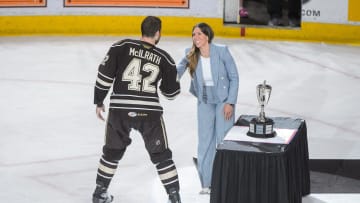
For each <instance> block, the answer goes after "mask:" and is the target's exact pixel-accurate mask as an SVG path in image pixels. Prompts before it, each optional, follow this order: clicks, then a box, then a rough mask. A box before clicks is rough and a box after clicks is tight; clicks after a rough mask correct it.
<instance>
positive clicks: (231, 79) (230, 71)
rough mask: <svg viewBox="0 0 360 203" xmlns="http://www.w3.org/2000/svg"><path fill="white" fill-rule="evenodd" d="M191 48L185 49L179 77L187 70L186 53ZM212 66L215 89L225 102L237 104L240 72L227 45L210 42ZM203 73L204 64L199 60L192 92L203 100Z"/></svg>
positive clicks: (179, 68)
mask: <svg viewBox="0 0 360 203" xmlns="http://www.w3.org/2000/svg"><path fill="white" fill-rule="evenodd" d="M189 51H190V48H187V49H186V50H185V56H184V57H183V58H182V59H181V61H180V62H179V63H178V65H177V67H176V68H177V71H178V77H179V78H181V77H182V75H183V74H184V72H185V71H186V69H187V68H188V67H187V64H188V62H189V61H188V59H187V58H186V55H187V54H188V53H189ZM210 66H211V73H212V78H213V81H214V86H215V91H216V94H217V96H218V98H219V99H220V101H221V102H223V103H228V104H236V102H237V95H238V89H239V74H238V71H237V67H236V64H235V61H234V59H233V57H232V56H231V53H230V51H229V49H228V47H227V46H225V45H219V44H212V43H211V44H210ZM203 81H204V79H203V74H202V65H201V62H200V60H199V63H198V64H197V67H196V70H195V73H194V75H193V77H192V79H191V84H190V92H191V94H193V95H194V96H195V97H197V98H198V100H199V101H202V95H203V86H204V85H203V83H204V82H203Z"/></svg>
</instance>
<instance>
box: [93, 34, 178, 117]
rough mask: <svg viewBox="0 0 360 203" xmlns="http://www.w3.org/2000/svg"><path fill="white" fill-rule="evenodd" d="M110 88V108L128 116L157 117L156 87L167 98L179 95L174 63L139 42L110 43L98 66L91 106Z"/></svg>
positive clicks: (164, 53) (154, 49) (149, 45)
mask: <svg viewBox="0 0 360 203" xmlns="http://www.w3.org/2000/svg"><path fill="white" fill-rule="evenodd" d="M111 87H112V89H113V92H112V94H111V96H110V109H114V110H115V109H116V110H119V111H121V112H123V113H124V114H125V115H127V116H129V117H149V118H150V117H153V116H160V115H161V114H162V111H163V108H162V106H161V105H160V102H159V96H158V87H159V90H160V91H161V93H162V94H163V95H164V96H165V97H166V98H167V99H174V98H175V97H176V96H177V95H178V94H179V93H180V84H179V81H178V79H177V71H176V66H175V62H174V60H173V59H172V58H171V57H170V55H169V54H168V53H167V52H165V51H164V50H162V49H160V48H157V47H156V46H154V45H152V44H149V43H147V42H144V41H140V40H131V39H125V40H122V41H119V42H117V43H115V44H113V45H112V46H111V47H110V49H109V51H108V53H107V55H106V56H105V58H104V60H103V61H102V63H101V64H100V65H99V69H98V75H97V79H96V84H95V93H94V103H95V104H97V105H98V106H100V105H102V104H103V101H104V99H105V97H106V95H107V93H108V91H109V90H110V88H111Z"/></svg>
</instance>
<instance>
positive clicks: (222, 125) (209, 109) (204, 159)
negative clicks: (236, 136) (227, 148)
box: [197, 102, 235, 188]
mask: <svg viewBox="0 0 360 203" xmlns="http://www.w3.org/2000/svg"><path fill="white" fill-rule="evenodd" d="M224 104H225V103H219V104H205V103H202V102H198V109H197V110H198V112H197V114H198V172H199V176H200V182H201V186H202V187H203V188H205V187H210V186H211V175H212V169H213V162H214V158H215V153H216V147H217V145H218V144H220V143H221V142H222V141H223V139H224V137H225V135H226V133H227V132H228V130H230V128H231V127H232V126H233V125H234V121H235V119H234V112H233V116H232V118H231V119H229V120H225V117H224ZM234 109H235V108H234Z"/></svg>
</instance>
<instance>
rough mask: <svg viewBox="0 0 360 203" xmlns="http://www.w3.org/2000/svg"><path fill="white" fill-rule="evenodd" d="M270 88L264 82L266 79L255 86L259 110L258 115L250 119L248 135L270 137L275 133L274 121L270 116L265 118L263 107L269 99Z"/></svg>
mask: <svg viewBox="0 0 360 203" xmlns="http://www.w3.org/2000/svg"><path fill="white" fill-rule="evenodd" d="M271 89H272V88H271V86H270V85H268V84H266V80H264V83H263V84H259V85H257V86H256V95H257V100H258V102H259V104H260V108H261V111H260V114H259V117H257V118H253V119H251V121H250V125H249V131H248V133H247V135H248V136H251V137H258V138H270V137H274V136H275V135H276V132H275V131H274V121H273V120H272V119H270V118H266V117H265V111H264V108H265V106H266V105H267V103H268V102H269V99H270V94H271Z"/></svg>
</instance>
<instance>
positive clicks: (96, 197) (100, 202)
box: [92, 186, 114, 203]
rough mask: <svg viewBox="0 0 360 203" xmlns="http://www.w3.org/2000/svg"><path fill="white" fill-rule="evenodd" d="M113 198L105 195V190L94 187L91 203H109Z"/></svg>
mask: <svg viewBox="0 0 360 203" xmlns="http://www.w3.org/2000/svg"><path fill="white" fill-rule="evenodd" d="M113 199H114V197H113V196H112V195H109V194H108V193H107V189H106V188H104V187H100V186H96V189H95V191H94V194H93V198H92V202H93V203H110V202H112V201H113Z"/></svg>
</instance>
